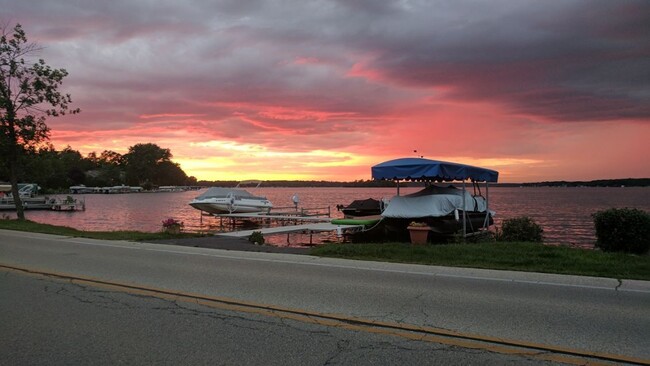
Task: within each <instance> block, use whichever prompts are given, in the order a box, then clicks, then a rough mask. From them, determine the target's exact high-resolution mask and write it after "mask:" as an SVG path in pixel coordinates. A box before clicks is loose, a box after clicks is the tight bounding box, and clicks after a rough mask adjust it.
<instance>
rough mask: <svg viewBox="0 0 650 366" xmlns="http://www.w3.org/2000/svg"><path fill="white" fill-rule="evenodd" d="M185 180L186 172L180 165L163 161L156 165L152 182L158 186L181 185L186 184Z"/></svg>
mask: <svg viewBox="0 0 650 366" xmlns="http://www.w3.org/2000/svg"><path fill="white" fill-rule="evenodd" d="M187 180H188V179H187V174H185V172H184V171H183V169H181V167H180V165H178V164H177V163H173V162H171V161H163V162H161V163H159V164H158V165H157V167H156V171H155V175H154V181H153V183H154V184H157V185H159V186H166V185H172V186H181V185H184V184H187Z"/></svg>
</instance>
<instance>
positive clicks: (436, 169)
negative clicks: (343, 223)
mask: <svg viewBox="0 0 650 366" xmlns="http://www.w3.org/2000/svg"><path fill="white" fill-rule="evenodd" d="M371 172H372V178H373V179H376V180H394V181H396V182H397V195H398V196H399V182H400V181H402V180H404V181H416V182H457V181H461V182H463V208H465V207H466V205H465V204H466V202H465V200H466V198H465V194H464V193H465V192H466V185H465V184H466V181H467V180H470V181H471V182H472V184H473V185H474V186H475V187H479V186H478V183H480V182H485V204H486V209H485V220H484V221H483V229H486V228H487V227H488V226H489V221H490V209H489V208H490V204H489V196H488V189H489V184H490V183H496V182H497V180H498V179H499V172H497V171H496V170H491V169H486V168H479V167H475V166H471V165H465V164H459V163H451V162H446V161H438V160H430V159H424V158H402V159H395V160H389V161H385V162H383V163H380V164H377V165H375V166H373V167H372V168H371ZM475 189H476V188H475ZM479 191H480V187H479ZM456 212H458V211H456ZM467 236H468V233H467V214H466V212H465V210H464V209H463V238H465V237H467Z"/></svg>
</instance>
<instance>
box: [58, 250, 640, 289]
mask: <svg viewBox="0 0 650 366" xmlns="http://www.w3.org/2000/svg"><path fill="white" fill-rule="evenodd" d="M66 239H67V240H65V242H68V243H76V244H84V245H93V246H102V247H113V248H123V249H132V250H144V251H152V252H162V253H171V254H180V255H195V256H203V257H215V258H222V259H232V260H242V261H256V262H268V263H282V264H300V265H305V266H318V267H330V268H342V269H353V270H365V271H374V272H385V273H399V274H411V275H422V276H430V277H445V278H459V279H469V280H482V281H494V282H509V283H518V284H529V285H542V286H557V287H569V288H584V289H593V290H609V291H612V290H615V291H624V292H637V293H650V291H649V290H641V289H627V288H620V286H619V287H618V288H616V287H607V286H592V285H580V284H570V283H555V282H546V281H530V280H518V279H507V278H497V277H485V276H468V275H457V274H447V273H432V272H422V271H405V270H396V269H386V268H371V267H362V266H346V265H342V264H331V263H316V262H313V260H312V261H311V262H303V261H289V260H282V259H274V258H251V257H243V256H237V255H223V254H217V253H196V252H191V251H180V250H172V249H161V248H146V247H143V246H142V245H141V244H147V245H161V244H155V243H137V242H126V241H125V242H124V243H128V244H129V245H115V244H107V243H100V242H97V243H91V242H89V241H88V240H84V241H81V240H74V239H70V238H66ZM90 240H93V239H90ZM188 248H194V247H188ZM213 250H214V249H213ZM305 257H306V258H320V257H309V256H305Z"/></svg>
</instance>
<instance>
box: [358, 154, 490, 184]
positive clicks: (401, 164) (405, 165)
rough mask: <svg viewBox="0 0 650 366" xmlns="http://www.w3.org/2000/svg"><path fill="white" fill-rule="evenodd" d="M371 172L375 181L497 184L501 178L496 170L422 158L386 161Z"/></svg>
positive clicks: (374, 167)
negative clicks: (466, 181)
mask: <svg viewBox="0 0 650 366" xmlns="http://www.w3.org/2000/svg"><path fill="white" fill-rule="evenodd" d="M371 171H372V178H373V179H394V180H429V181H431V180H433V181H454V180H465V179H471V180H473V181H475V182H496V181H497V179H498V178H499V172H497V171H496V170H491V169H485V168H478V167H475V166H471V165H465V164H458V163H449V162H446V161H437V160H429V159H421V158H402V159H395V160H389V161H385V162H383V163H381V164H377V165H375V166H373V167H372V168H371Z"/></svg>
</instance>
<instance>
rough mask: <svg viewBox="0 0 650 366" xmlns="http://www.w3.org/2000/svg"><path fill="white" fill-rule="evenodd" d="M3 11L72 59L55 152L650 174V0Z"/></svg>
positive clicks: (267, 164)
mask: <svg viewBox="0 0 650 366" xmlns="http://www.w3.org/2000/svg"><path fill="white" fill-rule="evenodd" d="M0 23H4V24H9V25H10V26H11V27H13V25H15V23H20V24H22V26H23V28H24V30H25V31H26V33H27V36H28V39H29V40H30V41H35V42H37V43H38V44H39V45H41V46H43V47H44V49H43V50H42V51H40V52H39V53H38V54H37V55H36V56H37V57H38V58H43V59H45V61H46V62H47V63H48V64H49V65H51V66H53V67H57V68H65V69H66V70H68V72H69V73H70V75H69V76H68V77H67V78H66V79H65V80H64V85H63V90H64V91H65V92H68V93H70V94H71V95H72V99H73V106H74V107H79V108H81V110H82V112H81V113H80V114H78V115H74V116H65V117H62V118H52V119H49V120H48V125H49V126H50V128H51V129H52V134H51V141H52V143H53V144H54V145H55V146H56V147H57V148H59V149H62V148H64V147H65V146H66V145H70V146H71V147H72V148H73V149H75V150H79V151H81V152H82V153H84V154H86V153H89V152H91V151H96V152H97V153H100V152H101V151H103V150H114V151H117V152H120V153H125V152H126V151H127V149H128V147H129V146H132V145H134V144H137V143H148V142H152V143H155V144H158V145H159V146H161V147H164V148H169V149H170V150H171V152H172V154H173V155H174V157H173V160H174V161H175V162H177V163H180V164H181V167H182V168H183V169H184V170H185V171H186V172H187V173H188V175H193V176H195V177H197V178H198V179H199V180H201V179H207V180H242V179H269V180H272V179H299V180H312V179H316V180H321V179H323V180H337V181H351V180H357V179H370V167H371V166H372V165H375V164H378V163H380V162H382V161H385V160H390V159H395V158H400V157H415V156H420V155H422V156H424V157H425V158H428V159H434V160H445V161H454V162H459V163H465V164H471V165H478V166H482V167H486V168H490V169H494V170H498V171H499V172H500V179H499V181H501V182H531V181H541V180H591V179H599V178H627V177H637V178H640V177H650V1H647V0H639V1H625V0H616V1H611V0H602V1H598V0H589V1H572V0H543V1H542V0H536V1H526V0H509V1H503V0H490V1H449V0H416V1H411V0H396V1H388V0H386V1H382V0H331V1H320V0H319V1H312V0H304V1H257V0H252V1H246V0H224V1H208V0H194V1H173V0H169V1H155V0H148V1H144V0H143V1H133V0H113V1H99V0H96V1H77V0H74V1H72V0H56V1H52V0H29V1H27V0H21V1H19V0H0ZM414 150H417V153H414Z"/></svg>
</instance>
